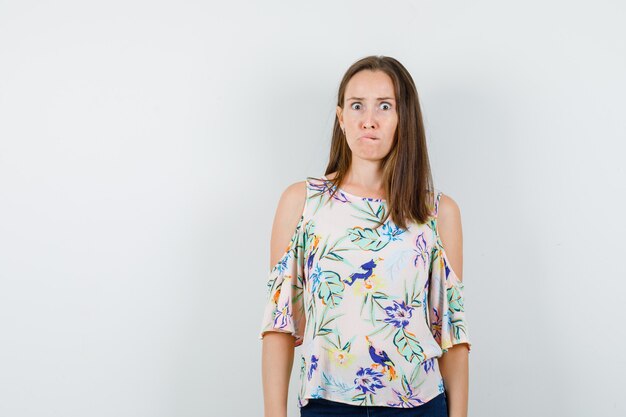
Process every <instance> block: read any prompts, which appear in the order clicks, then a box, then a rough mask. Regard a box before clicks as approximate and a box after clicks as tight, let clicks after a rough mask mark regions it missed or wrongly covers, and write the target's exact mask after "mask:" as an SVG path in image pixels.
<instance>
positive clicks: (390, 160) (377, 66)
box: [325, 55, 434, 228]
mask: <svg viewBox="0 0 626 417" xmlns="http://www.w3.org/2000/svg"><path fill="white" fill-rule="evenodd" d="M362 70H371V71H383V72H384V73H386V74H387V75H388V76H389V77H390V78H391V80H392V81H393V85H394V90H395V96H396V103H397V107H396V111H397V112H398V125H397V128H396V132H395V135H394V141H393V145H392V148H391V150H390V151H389V154H387V156H386V157H385V158H384V159H383V161H382V168H383V184H384V187H385V193H386V196H387V198H386V201H387V207H388V210H387V213H385V215H384V218H383V219H382V220H381V221H380V222H379V223H378V224H377V225H376V227H379V226H381V225H382V224H383V223H385V221H386V220H387V218H389V217H391V218H392V219H393V222H394V223H395V224H396V225H398V226H399V227H402V228H407V223H408V222H416V223H418V224H422V223H426V222H427V221H428V220H429V218H430V216H431V215H432V212H433V203H434V196H433V190H434V188H433V179H432V173H431V170H430V162H429V160H428V150H427V148H426V133H425V131H424V123H423V120H422V110H421V108H420V104H419V99H418V96H417V89H416V88H415V83H414V82H413V78H412V77H411V74H409V72H408V71H407V70H406V68H405V67H404V66H403V65H402V64H401V63H400V62H398V61H397V60H396V59H394V58H391V57H388V56H381V55H372V56H368V57H365V58H362V59H360V60H358V61H356V62H355V63H354V64H352V66H350V68H348V70H347V71H346V73H345V74H344V76H343V79H342V80H341V83H340V84H339V92H338V94H337V105H338V106H340V107H342V108H343V107H344V98H345V97H344V95H345V91H346V86H347V85H348V82H349V81H350V79H351V78H352V76H354V75H355V74H356V73H357V72H359V71H362ZM351 162H352V151H351V150H350V147H349V146H348V143H347V141H346V139H345V136H344V134H343V132H342V131H341V127H340V125H339V119H338V118H337V115H335V123H334V126H333V136H332V142H331V146H330V158H329V161H328V165H327V167H326V172H325V175H328V174H330V173H331V172H335V171H336V172H337V174H336V175H335V177H334V178H333V179H332V180H329V181H331V183H332V186H333V187H335V188H334V192H336V191H337V189H338V188H340V187H341V183H342V181H343V179H344V178H345V175H346V173H347V172H348V169H349V167H350V164H351Z"/></svg>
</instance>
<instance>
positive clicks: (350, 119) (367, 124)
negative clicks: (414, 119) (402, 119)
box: [337, 70, 398, 160]
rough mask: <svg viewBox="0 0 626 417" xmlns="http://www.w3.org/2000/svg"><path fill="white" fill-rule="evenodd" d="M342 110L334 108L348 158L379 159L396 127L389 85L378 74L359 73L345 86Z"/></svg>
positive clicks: (383, 155)
mask: <svg viewBox="0 0 626 417" xmlns="http://www.w3.org/2000/svg"><path fill="white" fill-rule="evenodd" d="M344 97H345V99H344V106H343V108H342V107H341V106H337V118H338V119H339V124H340V125H341V126H342V127H343V128H344V129H345V135H346V140H347V142H348V146H349V147H350V150H351V151H352V157H353V158H355V157H357V158H361V159H366V160H380V159H383V158H384V157H385V156H386V155H387V154H388V153H389V151H390V150H391V147H392V145H393V138H394V134H395V132H396V127H397V125H398V113H397V111H396V100H395V99H396V97H395V93H394V88H393V81H391V78H390V77H389V76H388V75H387V74H385V73H384V72H382V71H370V70H363V71H359V72H357V73H356V74H354V75H353V76H352V78H351V79H350V81H349V82H348V84H347V86H346V91H345V96H344Z"/></svg>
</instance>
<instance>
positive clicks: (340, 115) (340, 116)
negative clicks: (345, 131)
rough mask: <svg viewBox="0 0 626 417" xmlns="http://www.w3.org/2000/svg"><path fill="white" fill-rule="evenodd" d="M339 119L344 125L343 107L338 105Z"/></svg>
mask: <svg viewBox="0 0 626 417" xmlns="http://www.w3.org/2000/svg"><path fill="white" fill-rule="evenodd" d="M337 119H338V120H339V124H340V125H341V126H343V109H342V108H341V106H337Z"/></svg>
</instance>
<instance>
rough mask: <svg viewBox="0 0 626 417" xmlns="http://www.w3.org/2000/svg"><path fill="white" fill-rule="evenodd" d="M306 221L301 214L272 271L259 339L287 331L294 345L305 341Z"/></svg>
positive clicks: (268, 282)
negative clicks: (285, 247)
mask: <svg viewBox="0 0 626 417" xmlns="http://www.w3.org/2000/svg"><path fill="white" fill-rule="evenodd" d="M303 221H304V216H302V217H300V221H299V222H298V225H297V226H296V230H295V231H294V234H293V236H292V238H291V241H290V243H289V245H288V246H287V249H286V250H285V253H284V254H283V256H282V257H281V259H280V260H279V261H278V263H277V264H276V265H275V266H274V267H273V268H272V270H271V271H270V273H269V278H268V281H267V299H266V302H265V308H264V312H263V319H262V323H261V332H260V337H259V339H263V336H264V334H265V333H266V332H270V331H276V332H285V333H290V334H291V335H293V336H294V337H295V340H294V346H300V345H301V344H302V341H303V337H304V328H305V324H306V317H305V310H304V299H303V297H304V291H303V289H304V280H305V277H304V241H303V233H302V228H303Z"/></svg>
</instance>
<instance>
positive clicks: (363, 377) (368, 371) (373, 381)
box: [354, 367, 384, 394]
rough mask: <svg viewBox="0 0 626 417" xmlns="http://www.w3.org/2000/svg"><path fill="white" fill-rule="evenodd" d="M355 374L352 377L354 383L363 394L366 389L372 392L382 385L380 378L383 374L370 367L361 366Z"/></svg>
mask: <svg viewBox="0 0 626 417" xmlns="http://www.w3.org/2000/svg"><path fill="white" fill-rule="evenodd" d="M356 375H357V377H356V378H355V379H354V383H355V384H356V385H357V389H360V390H362V391H363V394H366V393H367V392H368V391H369V392H371V393H372V394H374V393H375V391H376V389H377V388H383V387H384V385H383V383H382V382H381V380H380V378H381V377H382V376H383V374H382V373H380V372H378V371H375V370H373V369H372V368H363V367H361V368H360V369H359V370H358V371H357V373H356Z"/></svg>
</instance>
